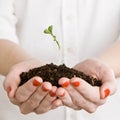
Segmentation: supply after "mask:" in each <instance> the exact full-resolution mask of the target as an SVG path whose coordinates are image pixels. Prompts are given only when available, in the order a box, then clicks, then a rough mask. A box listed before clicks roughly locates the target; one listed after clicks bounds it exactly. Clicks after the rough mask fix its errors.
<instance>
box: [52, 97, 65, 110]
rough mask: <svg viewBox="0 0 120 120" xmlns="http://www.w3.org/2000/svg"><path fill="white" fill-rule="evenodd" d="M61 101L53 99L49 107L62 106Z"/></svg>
mask: <svg viewBox="0 0 120 120" xmlns="http://www.w3.org/2000/svg"><path fill="white" fill-rule="evenodd" d="M62 105H63V103H62V101H61V100H60V99H55V100H54V101H53V102H52V108H51V109H56V108H57V107H60V106H62Z"/></svg>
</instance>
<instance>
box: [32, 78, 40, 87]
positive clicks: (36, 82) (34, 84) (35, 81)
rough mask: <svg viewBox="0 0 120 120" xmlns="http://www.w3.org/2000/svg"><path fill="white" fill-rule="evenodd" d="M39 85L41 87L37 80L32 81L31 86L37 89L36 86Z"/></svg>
mask: <svg viewBox="0 0 120 120" xmlns="http://www.w3.org/2000/svg"><path fill="white" fill-rule="evenodd" d="M40 85H41V82H40V81H38V80H34V81H33V86H35V87H38V86H40Z"/></svg>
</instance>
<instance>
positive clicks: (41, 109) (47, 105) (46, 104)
mask: <svg viewBox="0 0 120 120" xmlns="http://www.w3.org/2000/svg"><path fill="white" fill-rule="evenodd" d="M56 90H57V87H56V86H53V87H52V90H51V91H50V92H49V94H47V96H46V97H45V98H44V100H42V102H41V103H40V105H39V106H38V107H37V108H36V109H35V113H37V114H41V113H45V112H47V111H49V110H50V109H52V102H53V101H54V100H55V99H56V98H57V96H56V94H55V93H56Z"/></svg>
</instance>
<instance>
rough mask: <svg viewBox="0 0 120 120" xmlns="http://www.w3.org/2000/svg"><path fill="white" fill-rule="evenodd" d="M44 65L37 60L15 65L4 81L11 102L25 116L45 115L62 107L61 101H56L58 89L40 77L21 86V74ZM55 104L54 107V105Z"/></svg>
mask: <svg viewBox="0 0 120 120" xmlns="http://www.w3.org/2000/svg"><path fill="white" fill-rule="evenodd" d="M41 65H43V63H41V62H40V61H38V60H36V59H30V60H26V61H24V62H21V63H19V64H16V65H14V66H13V67H12V68H11V70H10V72H9V73H8V75H7V76H6V78H5V80H4V88H5V90H6V92H7V94H8V97H9V99H10V101H11V102H12V103H13V104H15V105H17V106H19V108H20V111H21V112H22V113H23V114H28V113H30V112H35V113H37V114H42V113H45V112H47V111H49V110H51V109H54V108H56V107H58V106H60V105H61V104H62V103H61V101H60V100H56V98H57V96H56V95H55V92H56V90H57V88H56V87H55V86H52V85H51V84H50V83H49V82H43V81H42V79H41V78H40V77H38V76H35V77H33V78H31V79H30V80H29V81H27V82H26V83H25V84H23V85H22V86H19V84H20V81H21V80H20V76H19V75H20V73H22V72H26V71H28V70H29V69H32V68H35V67H39V66H41ZM52 102H53V103H55V104H54V105H53V104H52Z"/></svg>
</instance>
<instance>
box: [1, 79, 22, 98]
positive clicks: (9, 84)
mask: <svg viewBox="0 0 120 120" xmlns="http://www.w3.org/2000/svg"><path fill="white" fill-rule="evenodd" d="M19 82H20V80H19V79H15V78H13V79H12V78H9V77H6V79H5V80H4V82H3V86H4V89H5V91H6V92H7V95H8V97H9V98H13V97H14V95H15V92H16V90H17V88H18V85H19Z"/></svg>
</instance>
